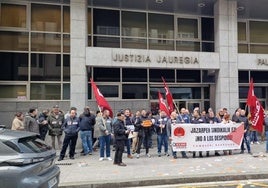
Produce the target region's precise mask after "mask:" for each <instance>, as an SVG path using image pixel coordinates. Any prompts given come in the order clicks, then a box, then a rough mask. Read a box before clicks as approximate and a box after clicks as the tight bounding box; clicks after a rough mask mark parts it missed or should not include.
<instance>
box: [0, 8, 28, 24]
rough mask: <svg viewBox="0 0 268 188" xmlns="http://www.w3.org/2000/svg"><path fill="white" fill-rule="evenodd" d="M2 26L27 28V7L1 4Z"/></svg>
mask: <svg viewBox="0 0 268 188" xmlns="http://www.w3.org/2000/svg"><path fill="white" fill-rule="evenodd" d="M0 7H1V11H0V13H1V15H0V26H2V27H21V28H26V5H13V4H4V3H2V4H1V6H0Z"/></svg>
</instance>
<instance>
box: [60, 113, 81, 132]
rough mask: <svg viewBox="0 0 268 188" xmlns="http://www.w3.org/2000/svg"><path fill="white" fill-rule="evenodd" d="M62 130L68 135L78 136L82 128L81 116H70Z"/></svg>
mask: <svg viewBox="0 0 268 188" xmlns="http://www.w3.org/2000/svg"><path fill="white" fill-rule="evenodd" d="M61 128H62V130H63V131H64V133H65V135H66V136H76V135H77V134H78V132H79V130H80V127H79V118H78V117H74V118H71V117H68V118H67V119H66V120H65V121H64V123H63V125H62V127H61Z"/></svg>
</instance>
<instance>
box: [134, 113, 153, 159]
mask: <svg viewBox="0 0 268 188" xmlns="http://www.w3.org/2000/svg"><path fill="white" fill-rule="evenodd" d="M139 120H140V122H138V123H137V125H141V127H140V128H141V130H140V131H139V134H140V135H141V137H142V140H139V142H138V149H137V156H136V157H137V158H139V157H140V150H141V145H142V143H143V140H144V147H145V152H146V156H147V157H151V155H150V154H149V141H150V137H151V134H152V125H153V122H152V120H151V118H150V117H149V112H146V111H145V110H142V111H141V117H140V118H139ZM137 125H136V126H137ZM139 137H140V136H139Z"/></svg>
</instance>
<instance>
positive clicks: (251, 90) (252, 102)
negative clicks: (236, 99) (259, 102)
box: [247, 78, 256, 106]
mask: <svg viewBox="0 0 268 188" xmlns="http://www.w3.org/2000/svg"><path fill="white" fill-rule="evenodd" d="M255 98H256V96H255V94H254V84H253V79H252V78H251V79H250V84H249V89H248V97H247V105H248V106H253V105H255V103H256V102H255V101H256V99H255Z"/></svg>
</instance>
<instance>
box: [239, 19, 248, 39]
mask: <svg viewBox="0 0 268 188" xmlns="http://www.w3.org/2000/svg"><path fill="white" fill-rule="evenodd" d="M237 27H238V41H246V40H247V24H246V22H238V24H237Z"/></svg>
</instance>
